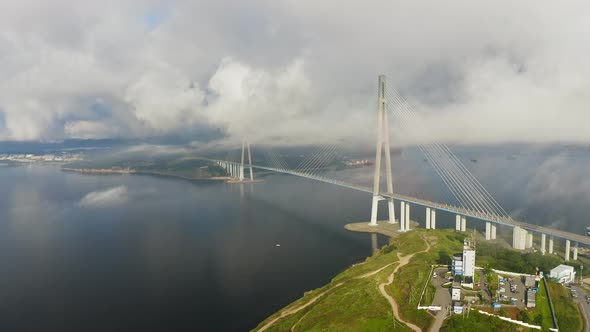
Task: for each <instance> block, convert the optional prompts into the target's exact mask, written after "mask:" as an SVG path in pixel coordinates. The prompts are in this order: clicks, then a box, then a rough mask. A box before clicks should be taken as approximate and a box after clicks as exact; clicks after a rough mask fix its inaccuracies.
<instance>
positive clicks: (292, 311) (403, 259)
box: [258, 240, 430, 332]
mask: <svg viewBox="0 0 590 332" xmlns="http://www.w3.org/2000/svg"><path fill="white" fill-rule="evenodd" d="M424 242H426V246H427V247H426V249H424V250H422V251H419V252H416V253H413V254H411V255H406V256H403V257H402V256H401V255H400V254H399V253H397V257H398V258H399V262H392V263H389V264H386V265H385V266H382V267H380V268H378V269H377V270H374V271H371V272H368V273H365V274H363V275H360V276H358V277H355V278H353V279H363V278H368V277H371V276H374V275H376V274H377V273H379V272H381V271H383V270H385V269H386V268H388V267H390V266H391V265H393V264H397V263H399V265H398V266H396V268H395V269H394V270H393V272H392V273H391V274H390V275H389V278H388V280H387V281H388V282H387V283H383V284H380V285H379V291H380V292H381V295H383V296H384V297H385V298H386V299H387V300H388V301H389V303H390V304H391V307H392V309H393V314H394V316H395V318H396V319H397V320H398V321H400V322H402V323H404V324H406V325H407V326H409V327H410V328H412V329H413V330H414V331H422V330H421V329H420V328H419V327H418V326H416V325H414V324H412V323H410V322H406V321H404V320H403V319H402V318H401V317H400V316H399V312H398V311H399V309H398V305H397V303H396V302H395V300H394V299H393V298H392V297H391V296H390V295H389V294H387V292H385V286H387V285H390V284H391V283H392V282H393V276H394V274H395V273H396V272H397V270H398V269H399V268H400V267H402V266H404V265H406V264H408V263H409V262H410V259H412V257H414V255H416V254H419V253H422V252H427V251H428V250H430V243H429V242H428V241H426V240H424ZM345 283H346V281H342V282H339V283H337V284H336V285H334V286H333V287H330V288H329V289H327V290H325V291H323V292H321V293H320V294H318V295H316V296H314V297H313V298H312V299H311V300H309V301H307V302H306V303H304V304H302V305H300V306H297V307H294V308H290V309H286V310H284V311H283V312H281V314H280V315H279V316H277V317H275V318H274V319H273V320H271V321H270V322H268V323H266V324H265V325H264V326H262V327H261V328H260V329H259V330H258V332H263V331H266V330H267V329H268V328H269V327H271V326H273V325H274V324H275V323H276V322H277V321H279V320H280V319H283V318H285V317H287V316H291V315H293V314H296V313H298V312H299V311H301V310H303V309H305V308H307V307H309V306H310V305H312V304H313V303H315V302H316V301H317V300H318V299H319V298H321V297H322V296H324V295H325V294H326V293H328V292H329V291H331V290H333V289H334V288H337V287H340V286H342V285H344V284H345ZM303 318H304V317H301V319H300V320H299V321H298V322H297V323H295V325H293V326H292V327H291V331H293V330H294V328H295V326H297V325H298V324H299V323H300V322H301V320H302V319H303Z"/></svg>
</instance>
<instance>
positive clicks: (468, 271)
mask: <svg viewBox="0 0 590 332" xmlns="http://www.w3.org/2000/svg"><path fill="white" fill-rule="evenodd" d="M463 275H464V276H466V277H472V278H473V276H475V247H474V246H473V245H472V244H471V242H469V241H467V240H466V241H465V242H464V244H463Z"/></svg>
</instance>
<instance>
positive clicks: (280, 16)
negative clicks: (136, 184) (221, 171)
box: [0, 0, 590, 144]
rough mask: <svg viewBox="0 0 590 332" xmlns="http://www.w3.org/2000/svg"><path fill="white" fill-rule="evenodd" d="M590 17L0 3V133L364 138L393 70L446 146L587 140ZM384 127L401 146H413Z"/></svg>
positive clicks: (529, 3) (293, 5)
mask: <svg viewBox="0 0 590 332" xmlns="http://www.w3.org/2000/svg"><path fill="white" fill-rule="evenodd" d="M589 10H590V4H588V3H587V2H585V1H581V0H578V1H574V2H572V3H570V4H568V6H563V5H562V4H560V3H546V4H543V5H542V6H539V4H538V2H537V1H533V0H525V1H519V2H517V3H514V2H504V3H502V4H500V5H499V4H498V2H497V1H484V2H481V1H480V2H477V3H475V2H469V1H464V0H451V1H447V2H445V3H444V5H441V4H440V3H438V2H436V1H407V0H397V1H389V2H383V1H377V0H371V1H364V2H348V3H347V2H344V3H343V2H342V1H335V0H328V1H322V2H317V1H316V2H307V1H292V0H288V1H281V2H259V1H240V2H235V1H231V2H230V1H213V0H203V1H197V2H194V1H184V0H178V1H169V2H161V1H156V0H144V1H140V0H122V1H121V0H120V1H114V0H106V1H101V2H100V3H88V2H80V1H73V0H52V1H43V2H42V3H39V2H38V1H33V0H22V1H3V2H1V3H0V75H1V76H2V77H3V80H2V81H0V139H10V140H24V139H60V138H66V137H84V138H93V137H94V138H103V137H121V136H127V137H129V136H131V137H146V136H154V135H166V134H175V133H179V132H181V133H187V132H191V131H197V130H199V128H203V127H204V126H209V127H218V128H221V129H222V130H224V132H225V133H226V135H227V137H228V138H229V139H241V138H242V137H244V136H247V137H249V138H250V139H251V140H254V141H256V140H257V141H263V142H267V143H270V142H279V143H288V142H291V141H298V142H301V141H302V140H304V141H305V140H307V141H310V142H317V141H318V140H329V139H336V138H343V137H346V138H352V139H359V140H363V139H364V140H372V139H373V138H374V137H373V136H374V135H373V133H372V131H373V130H372V128H373V127H374V121H375V119H374V118H375V116H374V113H375V101H376V92H375V86H376V80H377V76H378V75H379V74H381V73H386V74H389V77H388V79H389V81H390V82H391V83H392V84H393V85H394V86H395V87H396V88H397V89H398V90H400V91H401V92H402V93H403V94H404V95H405V96H407V97H408V98H409V99H410V101H411V102H412V103H413V104H415V105H417V106H419V108H420V109H422V110H423V111H424V118H425V126H426V128H422V130H428V132H431V133H432V134H433V137H437V138H438V139H439V140H440V141H446V142H450V143H497V142H531V141H535V142H539V141H547V142H552V141H572V142H588V141H590V131H587V130H584V123H587V122H588V121H589V120H590V113H589V112H588V105H590V92H588V89H587V87H588V86H590V67H589V66H587V65H586V61H587V60H586V59H587V58H589V57H590V35H589V34H584V33H581V32H583V31H588V30H590V20H588V19H587V13H588V12H589ZM97 100H100V102H99V104H101V105H100V107H99V109H101V110H102V111H98V112H97ZM392 121H393V122H394V127H393V128H394V129H395V130H394V131H395V135H397V136H395V142H396V144H408V143H412V140H413V139H415V138H416V136H415V135H408V132H405V130H406V129H404V128H402V127H395V121H396V119H393V120H392ZM398 121H399V120H398Z"/></svg>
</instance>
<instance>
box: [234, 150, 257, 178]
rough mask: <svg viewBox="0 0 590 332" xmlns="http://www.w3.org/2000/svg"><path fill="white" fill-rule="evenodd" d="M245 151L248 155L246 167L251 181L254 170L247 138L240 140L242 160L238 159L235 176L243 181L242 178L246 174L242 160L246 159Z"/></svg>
mask: <svg viewBox="0 0 590 332" xmlns="http://www.w3.org/2000/svg"><path fill="white" fill-rule="evenodd" d="M246 152H247V156H248V168H249V169H250V181H251V182H253V181H254V171H253V169H252V151H251V150H250V143H249V142H248V141H247V140H243V141H242V160H241V161H240V164H239V165H238V167H237V174H236V175H237V176H236V177H237V178H238V179H239V181H244V178H245V177H246V174H245V172H244V168H245V167H244V166H245V164H244V162H245V159H246Z"/></svg>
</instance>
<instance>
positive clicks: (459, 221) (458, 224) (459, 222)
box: [455, 215, 461, 231]
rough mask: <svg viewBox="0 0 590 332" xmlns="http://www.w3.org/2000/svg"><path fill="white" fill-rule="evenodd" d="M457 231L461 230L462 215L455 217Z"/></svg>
mask: <svg viewBox="0 0 590 332" xmlns="http://www.w3.org/2000/svg"><path fill="white" fill-rule="evenodd" d="M455 230H456V231H460V230H461V216H460V215H456V216H455Z"/></svg>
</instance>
